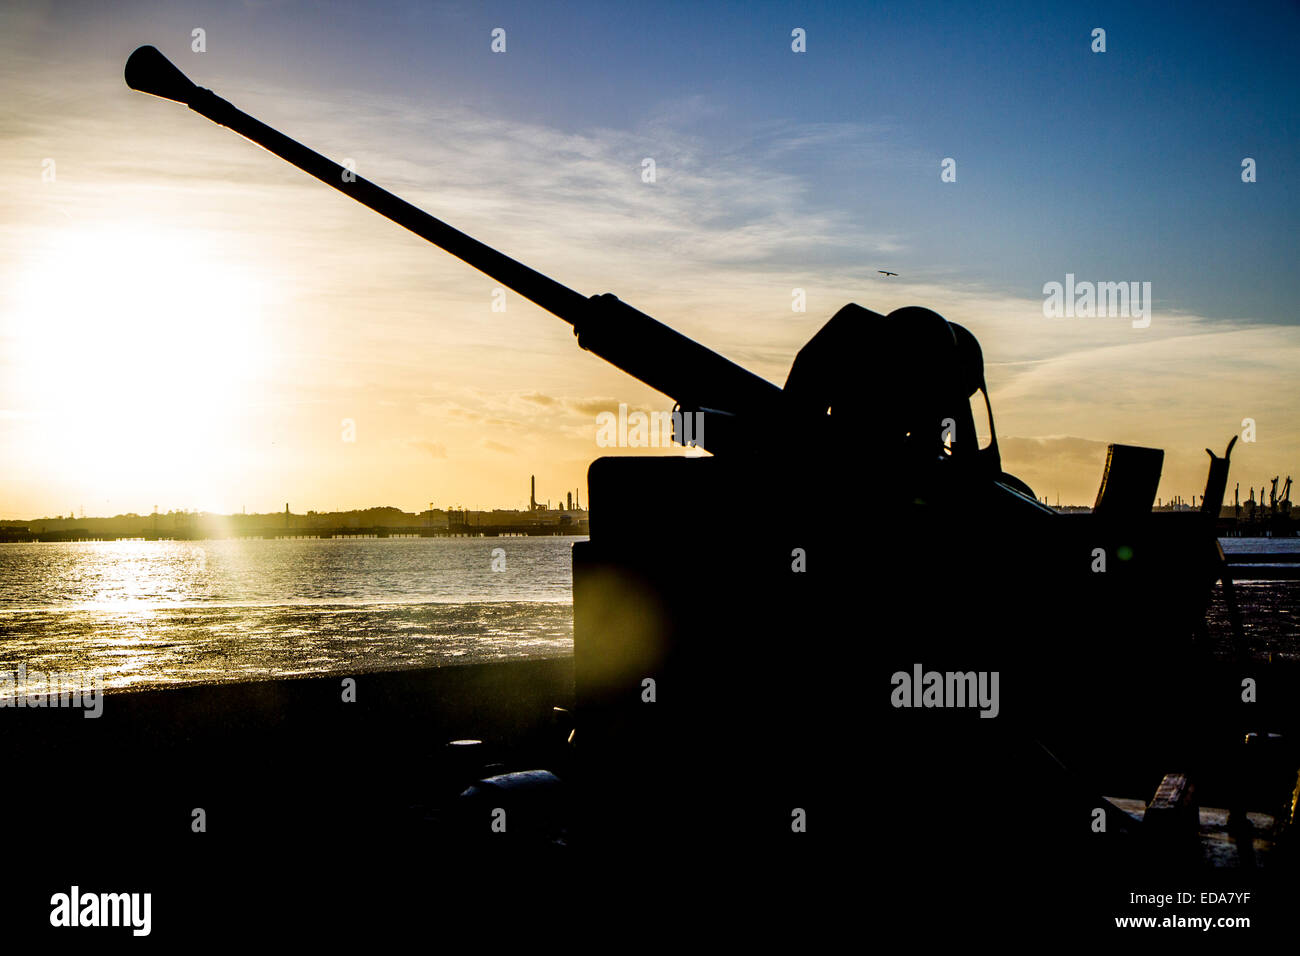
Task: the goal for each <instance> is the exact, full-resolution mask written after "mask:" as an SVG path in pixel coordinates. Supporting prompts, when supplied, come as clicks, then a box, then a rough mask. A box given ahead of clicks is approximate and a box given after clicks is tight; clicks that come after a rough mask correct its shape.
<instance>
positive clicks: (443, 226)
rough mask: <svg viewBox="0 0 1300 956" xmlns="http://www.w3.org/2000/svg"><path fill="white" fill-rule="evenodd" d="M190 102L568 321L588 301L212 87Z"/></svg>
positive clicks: (286, 159)
mask: <svg viewBox="0 0 1300 956" xmlns="http://www.w3.org/2000/svg"><path fill="white" fill-rule="evenodd" d="M188 105H189V107H190V109H192V110H194V111H195V112H196V113H199V114H200V115H202V116H206V117H207V118H208V119H210V120H212V121H213V122H214V123H217V124H219V125H221V126H226V127H228V128H230V129H232V130H234V131H235V132H236V133H238V134H239V135H241V136H243V137H245V138H246V139H250V140H252V141H253V142H254V143H256V144H257V145H258V146H261V147H263V148H264V149H267V150H269V151H270V152H272V153H275V155H277V156H279V157H280V158H281V159H283V160H285V161H286V162H289V163H291V164H293V165H294V166H297V167H298V168H299V169H301V170H302V171H303V172H305V173H307V174H308V175H311V176H314V177H316V178H317V179H319V180H320V181H321V182H323V183H324V184H325V185H327V186H331V187H333V188H334V189H337V190H338V191H339V192H341V193H345V194H346V195H348V196H350V197H351V198H353V199H355V200H356V201H357V202H359V203H361V204H362V205H363V206H368V207H369V208H371V209H373V210H374V211H375V212H377V213H379V214H380V215H381V216H384V217H385V218H387V219H391V220H392V221H393V222H395V223H397V224H398V225H399V226H402V227H403V228H406V229H409V230H410V231H411V232H413V233H415V234H416V235H417V236H419V237H420V238H422V239H426V240H428V241H429V242H431V243H433V244H434V245H435V246H437V247H438V248H440V249H443V250H445V251H447V252H449V253H451V254H452V255H453V256H455V257H456V258H457V259H460V260H462V261H464V262H467V263H469V264H470V265H471V266H473V267H474V268H476V269H478V270H479V271H480V272H483V273H486V274H487V275H489V276H491V277H492V278H494V279H496V280H497V281H498V282H500V283H502V284H503V285H506V286H508V287H509V288H511V289H514V290H515V291H516V292H518V293H519V294H520V295H522V296H524V297H525V298H527V299H530V300H532V301H533V302H535V303H537V304H538V305H540V306H541V307H542V308H543V309H546V310H547V311H548V312H552V313H554V314H555V315H557V316H559V317H560V318H562V319H564V320H565V321H566V322H569V323H570V324H572V323H573V321H574V319H573V316H575V315H577V314H580V313H579V311H578V310H580V309H581V308H582V307H583V305H584V303H585V302H586V296H584V295H582V294H581V293H578V292H575V291H574V290H573V289H570V288H569V287H568V286H566V285H563V284H561V283H559V282H556V281H555V280H554V279H552V278H551V277H550V276H546V275H543V274H542V273H540V272H538V271H537V270H536V269H532V268H529V267H528V266H526V265H524V264H523V263H522V262H519V261H517V260H515V259H512V258H510V257H509V256H507V255H505V254H504V253H501V252H498V251H497V250H496V249H493V248H492V247H491V246H488V245H485V244H484V243H482V242H479V241H478V240H477V239H475V238H474V237H472V236H469V235H466V234H465V233H463V232H461V231H460V230H459V229H457V228H455V227H454V226H450V225H448V224H447V223H445V222H443V221H442V220H441V219H438V218H436V217H435V216H431V215H429V214H428V213H427V212H425V211H424V210H423V209H419V208H417V207H415V206H412V205H411V204H410V203H409V202H407V201H406V200H404V199H400V198H399V197H397V196H394V195H393V194H392V193H390V192H389V191H388V190H386V189H383V188H381V187H379V186H376V185H375V184H374V183H372V182H370V181H369V180H368V179H366V178H364V177H362V176H358V175H356V174H355V173H354V172H352V171H351V170H347V169H345V168H344V167H342V166H340V165H339V164H338V163H336V162H334V161H333V160H331V159H328V158H326V157H324V156H322V155H321V154H320V153H318V152H316V151H315V150H312V149H309V148H307V147H306V146H304V145H303V144H302V143H299V142H298V141H297V140H293V139H290V138H289V137H288V136H285V135H284V134H283V133H281V132H279V131H278V130H274V129H272V128H271V127H269V126H267V125H266V124H265V123H263V122H261V121H260V120H258V119H255V118H254V117H252V116H249V115H248V114H247V113H245V112H243V111H242V110H240V109H239V108H237V107H236V106H234V105H233V104H231V103H230V102H228V101H227V100H224V99H222V98H221V97H219V96H217V95H216V94H215V93H213V92H212V91H211V90H206V89H202V88H200V87H196V93H195V95H194V96H193V97H192V99H191V100H190V102H189V104H188Z"/></svg>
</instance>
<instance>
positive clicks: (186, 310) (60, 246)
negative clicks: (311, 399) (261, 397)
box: [6, 222, 270, 475]
mask: <svg viewBox="0 0 1300 956" xmlns="http://www.w3.org/2000/svg"><path fill="white" fill-rule="evenodd" d="M27 261H28V262H29V263H30V265H29V267H28V268H27V270H26V271H25V273H24V274H23V275H22V276H21V278H20V279H19V280H18V283H17V285H18V288H17V290H16V295H15V298H14V306H15V307H14V309H13V310H12V311H11V312H10V314H9V315H8V316H7V317H6V318H7V322H6V324H7V325H8V333H9V334H8V336H7V339H8V342H7V345H8V347H9V349H10V350H11V352H10V355H9V356H8V357H9V359H10V361H11V363H12V365H13V366H14V367H16V368H17V378H18V381H17V382H15V383H13V384H14V385H16V386H17V388H16V394H17V395H18V396H19V398H20V401H21V405H22V407H23V408H24V409H25V410H26V412H27V414H28V416H29V417H30V418H32V419H34V420H36V421H39V422H40V423H41V429H40V434H41V435H42V436H43V437H44V438H45V439H46V440H45V441H44V442H43V443H44V444H45V445H46V448H45V449H44V451H45V453H46V454H48V455H52V456H54V457H55V459H56V460H59V459H64V460H67V459H69V458H73V459H75V460H77V461H80V462H82V463H83V465H84V464H85V463H86V462H94V463H96V464H97V465H98V466H99V467H103V468H111V469H112V470H113V471H114V472H115V473H116V474H118V475H124V474H130V473H140V472H148V471H149V470H150V467H151V464H153V463H156V461H157V459H158V457H159V454H160V446H165V448H166V450H167V451H168V452H169V453H170V454H171V455H173V456H174V455H175V454H176V453H177V452H183V451H184V450H185V449H189V450H190V451H195V450H199V449H206V450H208V451H211V450H212V445H213V444H214V443H219V442H227V441H228V439H229V438H230V436H229V435H228V434H227V433H228V432H229V431H230V429H229V428H228V427H227V426H229V425H230V424H231V422H232V421H233V420H234V418H235V417H236V416H237V413H238V411H239V410H240V409H241V408H244V407H246V406H247V405H248V404H249V402H250V400H252V398H253V397H254V395H255V393H256V391H257V389H258V381H259V377H260V376H262V373H263V372H264V370H265V368H266V366H267V362H268V353H269V351H270V350H269V347H268V345H267V334H266V328H267V326H266V323H265V321H264V316H263V315H262V312H263V298H264V297H263V294H262V293H263V288H262V285H261V283H260V282H259V281H258V280H257V278H256V277H255V276H252V275H250V274H249V273H248V272H247V270H246V269H245V268H243V267H241V266H239V265H238V264H236V263H233V262H231V261H228V260H224V259H223V258H222V257H221V256H220V255H219V254H218V253H217V251H216V250H215V249H214V243H212V242H207V241H205V240H204V234H202V233H198V232H195V233H190V232H186V231H181V230H177V229H175V228H162V227H154V226H151V225H149V224H144V223H132V222H124V223H121V224H114V225H108V226H95V227H90V226H85V227H77V226H67V227H64V228H62V229H58V230H51V231H47V232H45V233H43V234H41V235H40V236H39V237H37V238H36V239H35V241H34V248H32V247H29V250H28V258H27ZM69 449H75V454H71V455H70V454H69ZM47 460H48V459H47ZM68 463H69V464H71V463H72V462H71V461H69V462H68Z"/></svg>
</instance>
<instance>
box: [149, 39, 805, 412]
mask: <svg viewBox="0 0 1300 956" xmlns="http://www.w3.org/2000/svg"><path fill="white" fill-rule="evenodd" d="M126 82H127V85H128V86H130V87H131V88H132V89H135V90H140V91H141V92H144V93H151V94H153V95H155V96H161V97H163V98H165V99H171V100H175V101H177V102H179V103H184V104H185V105H186V106H188V107H189V108H190V109H192V110H194V111H195V112H196V113H198V114H200V115H201V116H205V117H207V118H208V119H210V120H212V122H214V123H217V124H218V125H220V126H225V127H228V128H229V129H232V130H234V131H235V132H236V133H239V134H240V135H241V136H243V137H245V138H246V139H249V140H251V141H252V142H254V143H256V144H257V145H259V146H261V147H262V148H264V149H266V150H268V151H270V152H272V153H274V154H275V155H277V156H279V157H280V158H281V159H283V160H285V161H286V162H289V163H291V164H293V165H294V166H297V167H298V168H299V169H301V170H302V171H303V172H305V173H307V174H308V175H311V176H314V177H315V178H317V179H319V180H320V181H321V182H323V183H324V184H325V185H327V186H330V187H332V188H334V189H337V190H338V191H339V192H341V193H344V194H345V195H347V196H350V197H351V198H353V199H355V200H356V201H357V202H359V203H361V204H362V205H364V206H368V207H369V208H371V209H373V210H374V211H375V212H377V213H379V214H380V215H381V216H384V217H385V218H387V219H391V220H392V221H393V222H395V223H397V224H398V225H399V226H403V227H404V228H406V229H409V230H410V231H411V232H413V233H415V234H416V235H417V236H420V237H421V238H422V239H425V240H427V241H428V242H431V243H433V244H434V245H435V246H437V247H438V248H440V249H443V250H445V251H447V252H449V253H451V254H452V255H453V256H455V257H456V258H458V259H461V260H462V261H464V262H466V263H468V264H469V265H471V266H473V267H474V268H476V269H478V270H479V271H480V272H483V273H486V274H487V275H489V276H491V277H492V278H494V279H496V280H497V281H498V282H500V283H502V284H503V285H505V286H507V287H509V288H511V289H513V290H514V291H515V292H517V293H519V294H520V295H522V296H524V297H525V298H527V299H530V300H531V301H533V302H535V303H536V304H537V305H539V306H541V307H542V308H543V309H546V310H547V311H548V312H551V313H554V314H555V315H557V316H559V317H560V318H561V319H563V320H564V321H566V322H568V323H569V324H570V325H572V326H573V327H574V332H575V333H576V334H577V336H578V344H579V345H580V346H581V347H582V348H584V349H587V350H588V351H591V352H594V353H595V354H596V355H599V356H600V357H601V358H603V359H605V360H606V361H608V362H611V363H612V364H614V365H617V366H618V367H619V368H621V369H623V370H624V371H626V372H628V373H630V374H631V375H633V376H635V377H636V378H638V379H640V380H641V381H643V382H645V383H646V384H647V385H649V386H651V387H652V388H655V389H657V390H659V391H661V392H663V393H664V394H666V395H668V396H670V397H672V398H674V399H675V400H676V401H677V402H679V403H680V404H681V405H682V406H683V407H684V408H689V409H691V410H710V411H716V412H725V413H727V414H729V415H743V416H744V417H745V418H747V419H748V420H749V421H750V427H751V428H752V427H753V426H754V425H755V424H756V423H757V421H761V420H767V421H768V422H771V421H772V420H773V418H772V417H773V416H777V417H780V416H782V415H784V409H785V402H784V393H783V392H782V390H781V389H780V388H779V387H777V386H776V385H773V384H772V383H771V382H769V381H767V380H766V379H764V378H761V377H760V376H758V375H755V374H754V373H753V372H750V371H749V370H748V369H745V368H743V367H741V366H739V365H736V364H735V363H734V362H731V361H729V360H728V359H726V358H723V357H722V356H721V355H719V354H718V353H716V352H714V351H712V350H711V349H709V348H707V347H705V346H703V345H701V344H700V343H698V342H695V341H693V340H692V339H689V338H687V337H686V336H684V335H682V334H681V333H679V332H677V331H675V330H673V329H671V328H669V327H668V326H666V325H664V324H663V323H661V322H658V321H657V320H655V319H653V318H651V317H650V316H648V315H645V314H644V313H641V312H638V311H637V310H635V309H633V308H631V307H630V306H627V305H625V304H624V303H622V302H620V301H618V299H616V298H615V297H614V296H611V295H600V296H594V297H592V298H590V299H589V298H587V297H586V296H584V295H582V294H581V293H579V292H576V291H574V290H573V289H570V288H569V287H568V286H566V285H563V284H561V283H559V282H556V281H555V280H554V279H552V278H550V277H549V276H546V275H543V274H542V273H540V272H538V271H537V270H536V269H531V268H529V267H528V266H526V265H524V264H523V263H522V262H518V261H516V260H514V259H512V258H510V257H509V256H507V255H504V254H503V253H500V252H498V251H497V250H496V249H493V248H492V247H491V246H488V245H485V244H484V243H482V242H479V241H478V240H477V239H475V238H473V237H472V236H469V235H466V234H465V233H463V232H461V231H460V230H459V229H456V228H455V227H454V226H450V225H448V224H447V223H445V222H443V221H442V220H441V219H437V218H435V217H434V216H431V215H429V214H428V213H427V212H425V211H424V210H422V209H418V208H416V207H415V206H412V205H411V204H410V203H408V202H406V201H405V200H404V199H400V198H398V197H397V196H394V195H393V194H392V193H390V192H388V191H387V190H386V189H383V188H381V187H379V186H376V185H375V184H374V183H372V182H370V181H369V180H367V179H365V178H364V177H362V176H358V175H356V174H355V173H354V172H353V171H352V170H349V169H345V168H344V167H343V166H340V165H339V164H338V163H335V162H334V161H333V160H330V159H327V158H326V157H324V156H322V155H321V154H320V153H317V152H316V151H315V150H312V149H308V148H307V147H306V146H304V145H303V144H302V143H299V142H297V141H296V140H293V139H290V138H289V137H288V136H285V135H284V134H283V133H281V132H279V131H278V130H275V129H272V128H271V127H270V126H267V125H266V124H265V123H263V122H261V121H260V120H257V119H255V118H254V117H252V116H249V115H248V114H247V113H245V112H243V111H242V110H240V109H238V108H237V107H236V106H234V105H233V104H232V103H229V102H228V101H226V100H224V99H222V98H221V97H220V96H217V94H215V93H213V92H212V91H211V90H208V89H204V88H203V87H200V86H198V85H197V84H195V83H194V82H192V81H191V80H190V79H189V78H188V77H186V76H185V74H183V73H182V72H181V71H180V70H178V69H177V68H176V67H175V66H174V65H173V64H172V63H171V62H170V61H169V60H168V59H167V58H166V57H164V56H163V55H162V54H161V53H160V52H158V50H157V49H155V48H154V47H151V46H142V47H140V48H139V49H137V50H136V51H135V52H134V53H132V54H131V56H130V58H129V59H128V60H127V64H126ZM751 434H753V433H752V432H751Z"/></svg>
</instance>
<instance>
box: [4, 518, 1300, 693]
mask: <svg viewBox="0 0 1300 956" xmlns="http://www.w3.org/2000/svg"><path fill="white" fill-rule="evenodd" d="M575 540H579V539H576V538H569V537H564V538H561V537H536V538H358V539H350V538H335V539H331V540H318V539H303V540H288V539H279V540H268V541H263V540H230V541H195V542H181V541H157V542H145V541H123V542H98V541H91V542H70V543H63V544H53V543H50V544H32V543H30V542H25V543H21V544H0V674H3V673H4V672H10V673H16V672H17V671H18V666H19V665H20V664H23V665H25V666H26V669H27V671H29V672H31V671H41V672H43V673H49V672H58V673H71V672H87V671H92V670H96V669H102V670H103V671H104V673H105V685H106V686H108V687H159V686H167V685H175V684H183V683H207V682H216V681H229V680H248V679H256V678H266V677H276V676H278V677H284V676H291V675H300V674H325V673H336V674H337V673H345V674H346V673H362V672H365V671H376V670H390V669H399V668H406V667H428V666H434V665H438V664H445V663H450V662H456V661H486V660H503V659H509V658H521V657H531V656H557V655H563V654H569V653H572V650H573V607H572V584H573V582H572V565H571V556H570V547H571V545H572V543H573V542H574V541H575ZM1223 547H1224V550H1225V551H1227V552H1229V553H1232V552H1252V553H1261V552H1264V553H1275V552H1278V551H1292V552H1294V551H1300V538H1225V539H1224V540H1223ZM495 548H501V549H503V550H504V552H505V570H504V571H493V570H492V560H493V555H492V551H493V549H495ZM1238 591H1239V593H1240V595H1241V598H1242V602H1243V604H1244V605H1245V606H1246V609H1247V613H1246V626H1247V630H1248V632H1249V634H1250V636H1251V639H1252V641H1253V642H1254V643H1258V644H1259V647H1260V649H1261V652H1264V651H1281V652H1283V653H1287V654H1291V653H1295V652H1296V648H1295V646H1294V645H1295V639H1294V625H1295V607H1296V604H1297V601H1298V600H1300V598H1298V597H1297V592H1300V584H1297V582H1260V581H1252V582H1243V583H1241V584H1240V585H1239V586H1238ZM1219 604H1221V602H1218V601H1216V602H1215V603H1214V604H1212V606H1211V609H1210V614H1209V617H1210V621H1211V625H1212V628H1213V629H1214V630H1215V631H1216V632H1219V631H1224V630H1225V628H1226V623H1225V622H1224V621H1221V620H1220V618H1221V617H1222V616H1223V615H1222V608H1221V607H1219ZM1275 632H1276V633H1275ZM1275 645H1276V646H1275ZM17 689H18V688H17V685H16V683H15V685H14V690H17ZM8 693H12V691H9V690H8V689H7V687H6V685H5V684H4V683H3V681H2V680H0V696H6V695H7V694H8Z"/></svg>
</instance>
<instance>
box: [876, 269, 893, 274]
mask: <svg viewBox="0 0 1300 956" xmlns="http://www.w3.org/2000/svg"><path fill="white" fill-rule="evenodd" d="M876 271H877V272H879V273H880V274H881V275H882V276H896V275H898V273H897V272H886V271H885V270H884V269H877V270H876Z"/></svg>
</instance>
